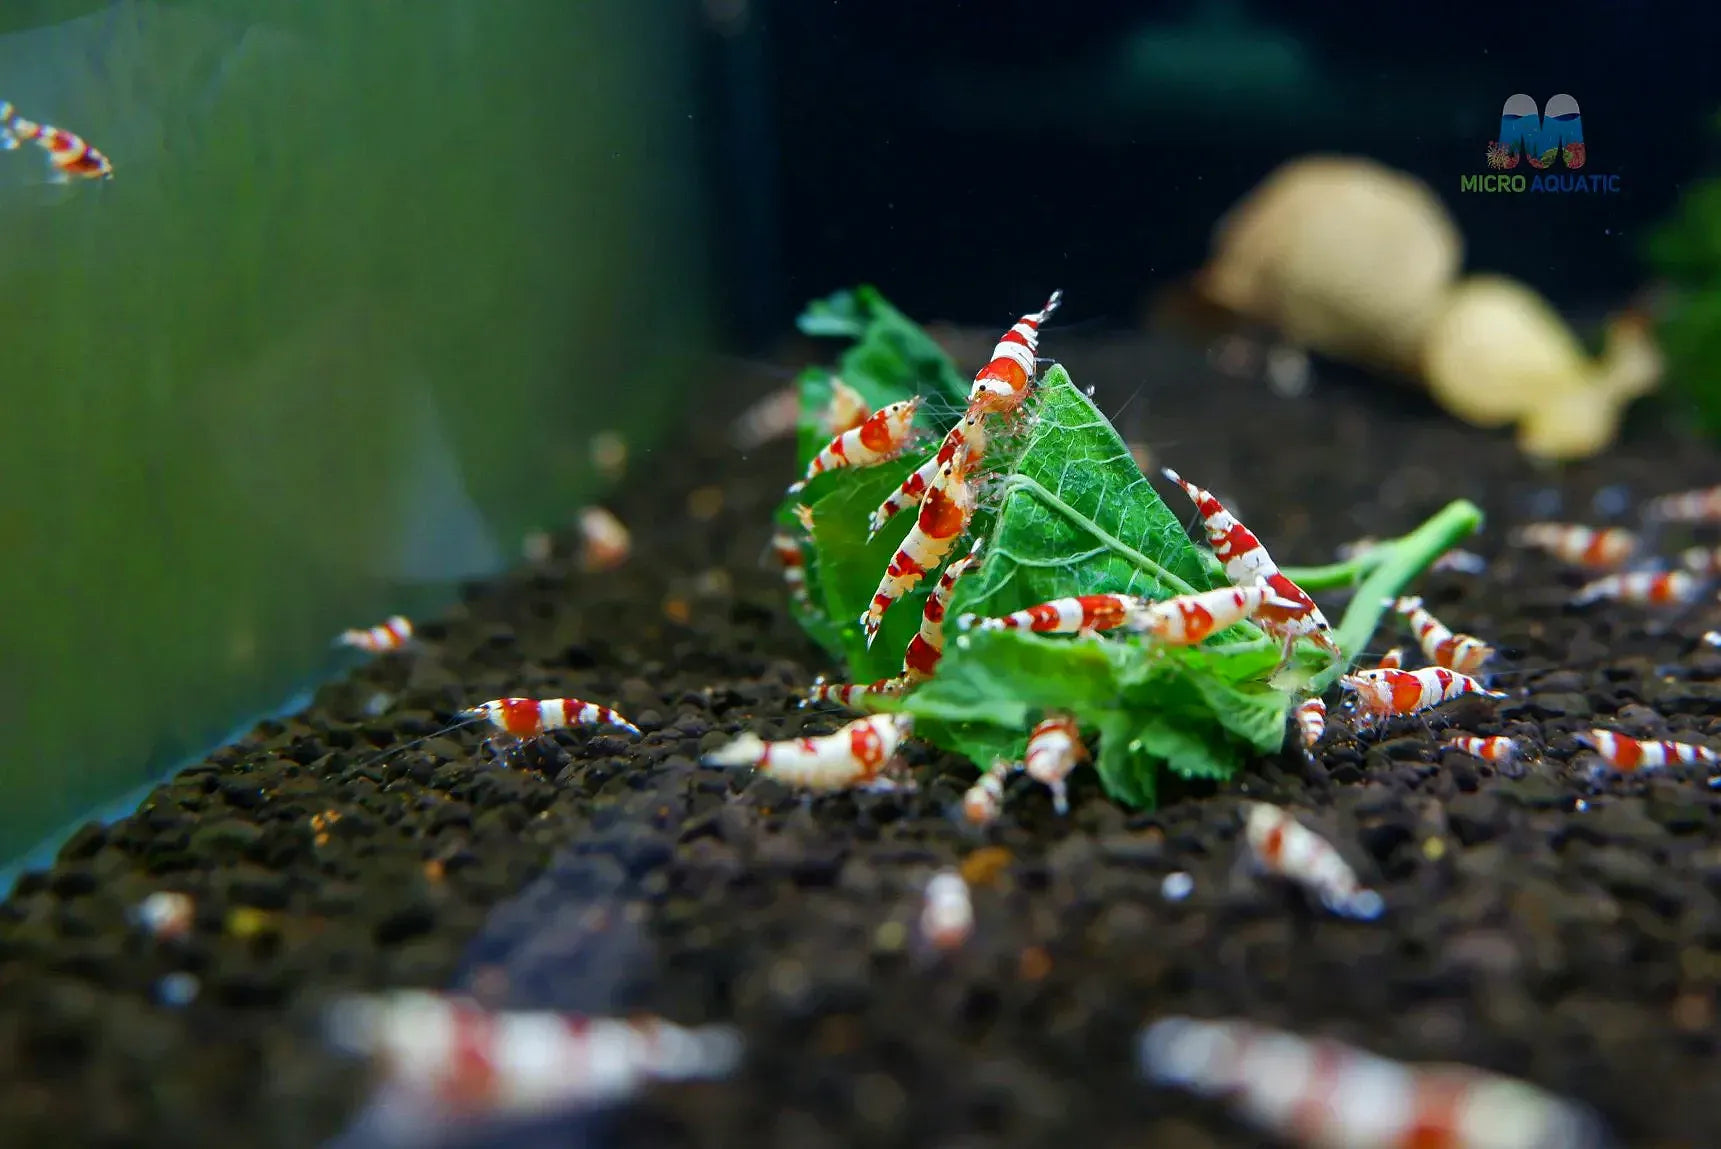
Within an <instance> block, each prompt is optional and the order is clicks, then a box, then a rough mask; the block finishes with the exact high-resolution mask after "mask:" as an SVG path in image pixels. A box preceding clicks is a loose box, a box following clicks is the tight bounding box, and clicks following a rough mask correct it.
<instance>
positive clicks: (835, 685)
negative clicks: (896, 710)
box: [802, 674, 915, 710]
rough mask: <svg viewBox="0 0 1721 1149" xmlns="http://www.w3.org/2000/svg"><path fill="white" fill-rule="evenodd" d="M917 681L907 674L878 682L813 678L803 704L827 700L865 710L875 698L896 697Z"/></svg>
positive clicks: (849, 708) (845, 706)
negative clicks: (830, 680)
mask: <svg viewBox="0 0 1721 1149" xmlns="http://www.w3.org/2000/svg"><path fill="white" fill-rule="evenodd" d="M914 684H915V683H914V682H913V681H912V680H910V679H909V677H908V675H906V674H899V675H897V676H896V677H895V678H881V679H879V680H878V681H877V682H827V681H825V676H824V675H822V674H821V675H820V676H819V677H817V678H815V679H813V684H812V685H811V686H809V687H808V688H807V695H806V698H805V699H804V700H803V703H802V705H811V704H812V703H816V702H827V703H830V704H832V705H834V706H841V707H843V708H845V709H848V710H864V709H866V703H867V701H868V700H870V699H873V698H894V697H895V696H897V695H898V694H901V693H902V692H903V691H905V690H907V689H908V688H909V687H910V686H913V685H914Z"/></svg>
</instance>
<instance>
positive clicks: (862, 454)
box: [788, 395, 920, 495]
mask: <svg viewBox="0 0 1721 1149" xmlns="http://www.w3.org/2000/svg"><path fill="white" fill-rule="evenodd" d="M919 410H920V396H918V395H916V396H915V397H914V398H912V399H904V400H903V401H902V402H900V403H892V404H890V405H889V406H888V407H881V408H879V409H878V410H877V411H874V412H873V413H872V414H871V415H868V416H867V418H866V421H865V422H863V423H862V424H861V425H860V426H858V427H856V428H854V429H853V430H851V431H844V432H843V433H842V434H840V435H838V436H837V437H836V438H834V439H832V440H831V441H830V443H829V444H827V445H826V446H825V449H824V450H822V451H820V452H819V453H818V454H817V455H815V456H814V457H813V461H812V462H810V463H808V464H807V473H806V474H804V475H802V476H801V477H800V478H799V479H797V480H795V481H794V482H793V483H790V484H789V491H788V493H789V494H790V495H798V494H800V493H801V491H802V490H804V489H805V488H806V485H807V484H808V483H810V482H812V481H813V479H815V478H816V477H818V476H819V475H822V474H824V473H825V472H826V471H834V470H837V469H838V468H840V467H874V466H877V465H878V464H880V463H888V462H889V461H890V460H892V459H894V458H896V457H897V456H898V455H900V454H902V452H903V449H904V448H906V447H907V446H908V442H909V439H910V438H911V437H912V436H913V435H914V416H915V413H916V412H917V411H919Z"/></svg>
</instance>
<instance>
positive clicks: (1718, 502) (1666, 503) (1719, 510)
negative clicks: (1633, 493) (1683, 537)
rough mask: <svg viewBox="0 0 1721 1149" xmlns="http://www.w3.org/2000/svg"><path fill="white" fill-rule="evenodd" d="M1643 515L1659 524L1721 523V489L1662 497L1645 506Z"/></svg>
mask: <svg viewBox="0 0 1721 1149" xmlns="http://www.w3.org/2000/svg"><path fill="white" fill-rule="evenodd" d="M1643 514H1644V517H1645V518H1647V519H1649V520H1650V521H1651V522H1659V523H1721V487H1704V488H1701V489H1699V490H1695V491H1679V492H1676V493H1675V494H1671V495H1661V496H1659V497H1657V498H1653V499H1651V500H1649V502H1648V503H1647V504H1645V505H1644V508H1643Z"/></svg>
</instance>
